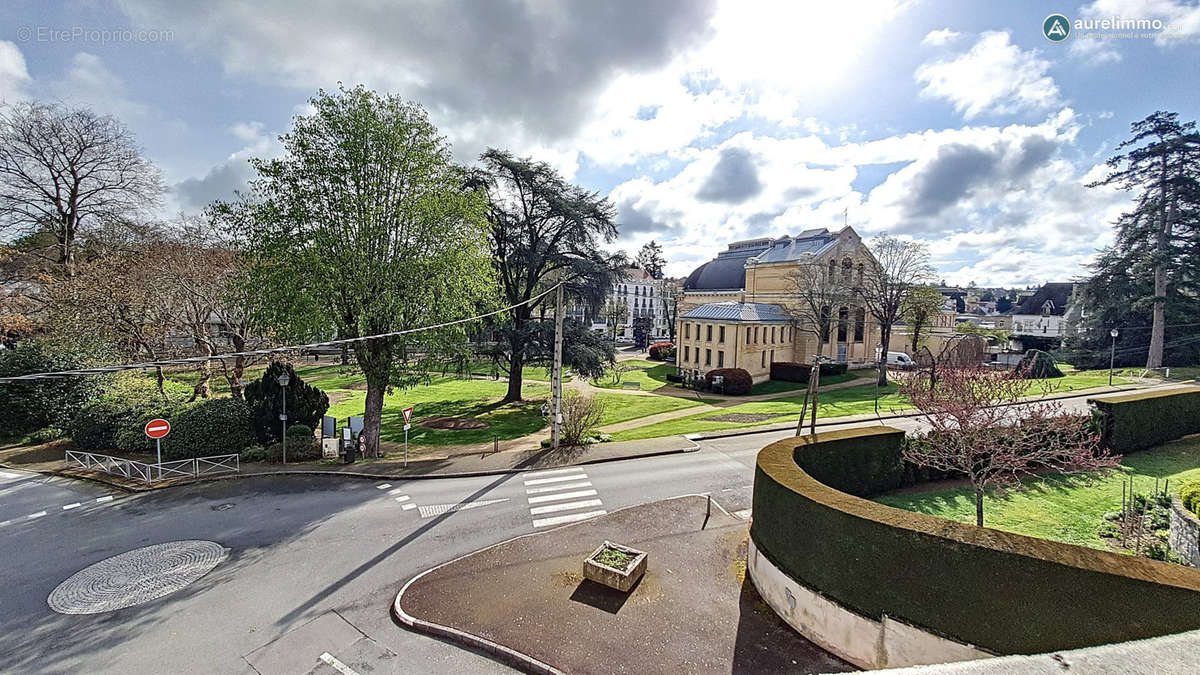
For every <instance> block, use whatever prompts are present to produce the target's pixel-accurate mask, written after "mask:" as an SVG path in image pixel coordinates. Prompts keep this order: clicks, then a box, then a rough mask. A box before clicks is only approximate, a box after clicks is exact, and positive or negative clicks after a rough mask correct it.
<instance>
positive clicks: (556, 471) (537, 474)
mask: <svg viewBox="0 0 1200 675" xmlns="http://www.w3.org/2000/svg"><path fill="white" fill-rule="evenodd" d="M582 472H583V469H581V468H579V467H573V468H570V469H551V470H549V471H531V472H529V473H527V474H525V477H526V478H541V477H542V476H557V475H558V474H560V473H582Z"/></svg>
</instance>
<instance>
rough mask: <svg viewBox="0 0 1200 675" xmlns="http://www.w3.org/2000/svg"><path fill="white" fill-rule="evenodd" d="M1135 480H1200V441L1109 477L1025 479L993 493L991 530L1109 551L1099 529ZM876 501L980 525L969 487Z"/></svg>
mask: <svg viewBox="0 0 1200 675" xmlns="http://www.w3.org/2000/svg"><path fill="white" fill-rule="evenodd" d="M1130 475H1132V476H1133V480H1134V491H1135V492H1141V493H1144V494H1147V495H1148V494H1150V493H1151V492H1153V491H1154V481H1155V479H1156V478H1157V479H1159V480H1160V488H1161V481H1162V480H1164V479H1165V480H1169V481H1170V484H1169V489H1170V491H1171V492H1177V489H1178V486H1179V485H1180V484H1181V483H1183V481H1185V480H1190V479H1194V478H1200V438H1197V437H1192V438H1186V439H1181V440H1178V441H1174V442H1171V443H1167V444H1165V445H1162V446H1159V447H1157V448H1154V449H1152V450H1144V451H1142V452H1137V453H1133V454H1130V455H1126V456H1125V457H1124V458H1123V459H1122V460H1121V465H1120V466H1119V467H1118V468H1117V469H1116V470H1114V471H1111V472H1108V473H1107V474H1083V475H1075V476H1068V475H1061V474H1054V475H1049V476H1039V477H1035V478H1029V479H1026V480H1025V481H1023V483H1024V485H1025V486H1026V489H1023V490H1007V491H1005V492H1004V493H1003V494H997V493H996V492H995V491H994V490H993V491H989V492H988V493H987V495H986V496H985V497H984V505H983V519H984V523H985V524H986V525H987V526H988V527H991V528H995V529H998V530H1006V531H1008V532H1015V533H1017V534H1025V535H1029V536H1033V537H1041V538H1043V539H1052V540H1054V541H1060V542H1064V543H1067V544H1078V545H1080V546H1090V547H1092V548H1098V549H1107V548H1108V546H1107V545H1106V544H1105V540H1104V539H1102V538H1100V537H1099V536H1097V534H1096V529H1097V528H1098V527H1099V526H1100V523H1101V522H1102V521H1103V518H1104V514H1105V513H1107V512H1109V511H1117V510H1119V509H1120V508H1121V484H1122V483H1123V482H1125V481H1127V480H1128V479H1129V476H1130ZM875 501H877V502H879V503H881V504H887V505H888V506H894V507H897V508H901V509H906V510H908V511H916V512H919V513H925V514H928V515H931V516H938V517H940V518H946V519H949V520H957V521H960V522H964V523H971V524H974V522H975V497H974V494H973V493H972V491H971V488H970V487H969V486H962V487H951V488H944V489H936V490H926V491H921V492H905V493H895V494H890V495H884V496H880V497H876V498H875Z"/></svg>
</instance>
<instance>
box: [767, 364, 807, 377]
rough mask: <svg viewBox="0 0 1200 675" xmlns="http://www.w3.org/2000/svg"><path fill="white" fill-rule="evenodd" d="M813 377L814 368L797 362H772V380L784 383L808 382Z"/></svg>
mask: <svg viewBox="0 0 1200 675" xmlns="http://www.w3.org/2000/svg"><path fill="white" fill-rule="evenodd" d="M811 376H812V366H811V365H809V364H807V363H796V362H795V361H772V362H771V379H772V380H779V381H782V382H808V378H809V377H811Z"/></svg>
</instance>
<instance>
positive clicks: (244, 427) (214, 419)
mask: <svg viewBox="0 0 1200 675" xmlns="http://www.w3.org/2000/svg"><path fill="white" fill-rule="evenodd" d="M253 442H254V431H253V429H252V428H251V426H250V409H249V408H248V407H247V406H246V404H245V403H244V402H243V401H239V400H238V399H235V398H215V399H209V400H206V401H197V402H196V403H192V404H189V405H187V406H185V407H184V408H182V409H181V410H179V411H177V412H176V413H175V415H174V416H173V419H172V420H171V433H170V434H169V435H167V437H166V438H163V440H162V450H163V460H164V461H165V460H173V459H190V458H192V457H206V456H209V455H225V454H229V453H231V452H240V451H241V449H242V448H245V447H246V446H247V445H250V444H252V443H253Z"/></svg>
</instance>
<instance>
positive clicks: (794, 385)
mask: <svg viewBox="0 0 1200 675" xmlns="http://www.w3.org/2000/svg"><path fill="white" fill-rule="evenodd" d="M858 372H859V371H855V372H846V373H842V374H841V375H825V376H824V377H822V378H821V386H822V387H826V386H829V385H831V384H841V383H842V382H849V381H850V380H855V379H859V377H861V376H860V375H859V374H858ZM874 372H875V371H870V373H868V375H867V376H868V377H870V376H871V373H874ZM807 388H808V383H807V382H784V381H783V380H767V381H766V382H759V383H758V384H756V385H754V389H753V390H751V392H750V395H752V396H756V395H758V394H778V393H780V392H784V391H802V390H804V389H807Z"/></svg>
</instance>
